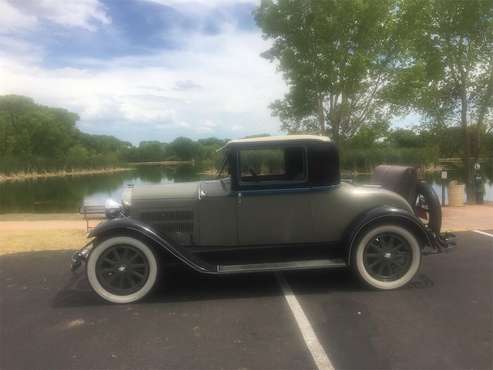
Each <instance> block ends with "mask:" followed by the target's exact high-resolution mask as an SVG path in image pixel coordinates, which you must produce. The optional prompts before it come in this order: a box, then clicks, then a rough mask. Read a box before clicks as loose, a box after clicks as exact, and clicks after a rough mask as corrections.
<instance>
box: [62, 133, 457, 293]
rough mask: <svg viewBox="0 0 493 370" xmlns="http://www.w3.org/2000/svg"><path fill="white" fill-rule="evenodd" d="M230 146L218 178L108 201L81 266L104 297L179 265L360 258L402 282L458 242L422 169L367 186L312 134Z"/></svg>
mask: <svg viewBox="0 0 493 370" xmlns="http://www.w3.org/2000/svg"><path fill="white" fill-rule="evenodd" d="M220 151H221V152H222V153H223V156H224V165H223V169H222V170H221V173H220V175H219V176H218V179H217V180H212V181H199V182H190V183H174V184H164V185H152V186H137V187H129V188H128V189H126V190H125V192H124V194H123V196H122V200H121V203H116V202H114V201H110V202H108V203H107V209H106V215H107V218H108V220H106V221H104V222H102V223H100V224H99V225H98V226H97V227H96V228H94V229H93V230H92V231H91V232H90V234H89V237H90V238H91V239H90V242H89V243H88V244H87V245H86V246H85V247H83V248H82V249H81V250H80V251H78V252H77V253H76V254H75V255H74V256H73V259H72V268H73V269H74V270H76V269H77V268H78V267H79V266H80V265H81V264H82V262H85V264H86V273H87V278H88V281H89V283H90V285H91V287H92V288H93V289H94V291H95V292H96V293H97V294H98V295H99V296H101V297H102V298H104V299H105V300H107V301H110V302H114V303H129V302H134V301H137V300H139V299H141V298H143V297H144V296H146V295H147V294H148V293H149V292H150V291H151V290H152V288H153V287H154V285H155V283H156V281H157V280H158V277H159V276H160V273H161V272H162V271H163V270H164V269H166V268H167V267H166V266H167V265H168V264H170V263H176V262H179V263H182V264H184V265H186V266H189V267H190V268H192V269H193V270H195V271H198V272H200V273H205V274H216V275H227V274H238V273H253V272H265V271H283V270H300V269H330V268H341V267H342V268H344V267H350V268H352V270H354V272H355V273H356V275H357V276H358V277H359V278H360V279H361V280H362V281H363V282H364V283H365V284H366V285H368V286H369V287H372V288H376V289H383V290H387V289H395V288H399V287H402V286H403V285H405V284H406V283H408V282H409V281H410V280H411V279H412V278H413V277H414V276H415V275H416V272H417V271H418V269H419V268H420V265H421V257H422V255H425V254H431V253H438V252H441V251H444V250H447V249H449V248H450V247H451V245H452V244H453V242H451V239H450V237H449V236H444V235H441V234H440V230H439V229H440V222H441V215H440V213H437V212H439V211H440V204H439V202H438V199H437V197H436V195H435V193H434V192H433V191H432V190H430V188H428V187H427V186H423V184H421V185H420V186H418V185H419V183H418V182H417V180H416V176H415V171H414V170H413V169H412V168H407V167H396V166H382V167H379V168H377V170H376V171H375V173H376V180H377V182H378V183H379V185H375V184H373V185H367V186H355V185H353V184H352V183H349V182H344V181H341V175H340V170H339V156H338V151H337V148H336V146H335V145H334V144H333V143H332V142H331V141H330V140H329V139H328V138H326V137H320V136H311V135H298V136H280V137H264V138H254V139H252V138H250V139H242V140H233V141H230V142H228V143H227V144H226V145H225V146H224V147H223V148H222V149H221V150H220ZM385 188H387V189H385ZM388 189H391V190H388ZM420 189H421V190H420ZM437 204H438V206H437ZM430 205H431V206H433V207H434V208H433V209H430ZM437 207H438V209H437ZM427 214H430V215H431V216H432V217H431V218H428V222H426V221H424V222H423V220H424V219H426V218H427ZM422 219H423V220H422Z"/></svg>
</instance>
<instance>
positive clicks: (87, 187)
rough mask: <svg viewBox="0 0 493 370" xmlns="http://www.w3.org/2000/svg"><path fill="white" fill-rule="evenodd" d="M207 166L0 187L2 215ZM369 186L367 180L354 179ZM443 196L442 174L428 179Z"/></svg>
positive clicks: (53, 206)
mask: <svg viewBox="0 0 493 370" xmlns="http://www.w3.org/2000/svg"><path fill="white" fill-rule="evenodd" d="M206 169H207V167H206V166H205V165H195V166H193V165H179V166H139V167H137V168H135V169H133V170H132V171H128V172H118V173H112V174H108V175H92V176H79V177H56V178H48V179H39V180H31V181H18V182H7V183H0V213H13V212H21V213H24V212H25V213H27V212H34V213H36V212H39V213H41V212H78V210H79V207H80V205H81V204H82V203H83V202H85V203H87V204H102V203H104V201H105V200H106V199H107V198H113V199H115V200H119V199H120V198H121V193H122V191H123V189H125V188H126V187H127V186H128V185H130V184H133V185H140V184H162V183H169V182H176V181H196V180H200V179H208V178H211V175H205V174H203V173H204V172H205V170H206ZM488 171H491V167H490V168H488V167H487V168H486V170H485V171H484V173H486V174H487V176H486V178H487V180H486V184H485V190H486V193H485V200H490V201H492V200H493V183H492V181H491V179H493V176H492V175H491V174H490V173H489V172H488ZM461 176H463V175H462V174H461V171H460V168H459V169H456V170H452V171H449V178H459V179H460V178H461ZM354 181H355V182H356V183H367V182H368V177H365V176H360V177H357V178H355V179H354ZM427 181H429V182H431V183H432V184H433V186H434V188H435V191H436V192H437V194H438V195H439V196H441V187H440V174H439V173H436V174H432V175H427Z"/></svg>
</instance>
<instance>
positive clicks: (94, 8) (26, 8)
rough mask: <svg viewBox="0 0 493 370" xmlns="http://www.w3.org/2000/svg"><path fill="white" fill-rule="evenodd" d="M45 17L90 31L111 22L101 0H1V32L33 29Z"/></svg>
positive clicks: (63, 24) (51, 20)
mask: <svg viewBox="0 0 493 370" xmlns="http://www.w3.org/2000/svg"><path fill="white" fill-rule="evenodd" d="M42 20H46V21H50V22H53V23H56V24H59V25H62V26H66V27H80V28H84V29H87V30H89V31H94V30H96V28H97V27H98V26H99V25H106V24H109V23H111V18H110V17H109V16H108V14H107V13H106V10H105V7H104V6H103V5H102V4H101V3H100V2H99V0H19V1H12V0H0V24H2V28H3V30H2V31H0V32H3V33H5V32H6V31H9V32H10V31H14V30H15V31H19V30H20V31H22V30H29V29H33V28H35V27H36V26H38V25H39V23H40V21H42Z"/></svg>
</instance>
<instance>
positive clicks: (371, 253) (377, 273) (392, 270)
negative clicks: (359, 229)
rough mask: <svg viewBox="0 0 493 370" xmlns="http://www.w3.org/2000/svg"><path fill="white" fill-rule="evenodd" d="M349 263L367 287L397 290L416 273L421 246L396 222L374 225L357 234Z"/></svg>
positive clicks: (419, 261) (419, 260)
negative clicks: (395, 223)
mask: <svg viewBox="0 0 493 370" xmlns="http://www.w3.org/2000/svg"><path fill="white" fill-rule="evenodd" d="M351 265H352V267H353V269H354V271H355V272H356V274H357V275H358V277H359V278H360V279H361V280H362V281H363V282H364V283H366V284H367V285H369V286H370V287H373V288H376V289H382V290H389V289H397V288H400V287H402V286H403V285H405V284H407V283H408V282H409V281H411V279H412V278H413V277H414V276H415V275H416V273H417V272H418V270H419V267H420V265H421V248H420V246H419V243H418V241H417V239H416V237H415V236H414V235H413V234H412V233H411V232H410V231H409V230H408V229H406V228H404V227H402V226H400V225H393V224H388V225H378V226H375V227H370V228H369V229H367V230H366V231H365V232H364V233H363V235H360V236H359V238H358V240H357V241H356V244H355V245H354V246H353V249H352V253H351Z"/></svg>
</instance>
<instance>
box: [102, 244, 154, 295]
mask: <svg viewBox="0 0 493 370" xmlns="http://www.w3.org/2000/svg"><path fill="white" fill-rule="evenodd" d="M96 276H97V279H98V281H99V283H100V284H101V285H102V286H103V287H104V289H106V290H107V291H108V292H110V293H112V294H115V295H122V296H126V295H129V294H132V293H135V292H137V291H139V290H140V289H142V287H143V286H144V285H145V283H146V281H147V279H148V277H149V262H148V260H147V257H146V256H145V255H144V253H142V251H141V250H139V249H138V248H136V247H134V246H132V245H125V244H122V245H114V246H112V247H110V248H107V249H106V250H105V251H104V252H103V253H102V254H101V255H100V256H99V258H98V260H97V262H96Z"/></svg>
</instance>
